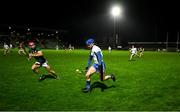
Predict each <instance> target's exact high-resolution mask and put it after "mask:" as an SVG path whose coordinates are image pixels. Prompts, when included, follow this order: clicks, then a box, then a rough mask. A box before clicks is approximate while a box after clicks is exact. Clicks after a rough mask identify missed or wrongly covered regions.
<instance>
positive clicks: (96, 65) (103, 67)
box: [93, 62, 106, 73]
mask: <svg viewBox="0 0 180 112" xmlns="http://www.w3.org/2000/svg"><path fill="white" fill-rule="evenodd" d="M93 67H94V68H95V69H96V72H98V73H100V68H99V65H98V64H96V63H94V64H93ZM105 70H106V65H105V63H104V62H102V71H103V73H104V72H105Z"/></svg>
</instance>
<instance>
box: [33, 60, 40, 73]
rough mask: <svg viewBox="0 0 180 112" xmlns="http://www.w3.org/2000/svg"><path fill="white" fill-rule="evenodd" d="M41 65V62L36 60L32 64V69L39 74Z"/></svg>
mask: <svg viewBox="0 0 180 112" xmlns="http://www.w3.org/2000/svg"><path fill="white" fill-rule="evenodd" d="M39 67H40V63H38V62H36V63H35V64H33V65H32V67H31V69H32V71H33V72H34V73H36V74H38V73H39V70H38V68H39Z"/></svg>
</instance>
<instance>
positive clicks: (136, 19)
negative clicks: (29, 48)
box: [0, 0, 180, 45]
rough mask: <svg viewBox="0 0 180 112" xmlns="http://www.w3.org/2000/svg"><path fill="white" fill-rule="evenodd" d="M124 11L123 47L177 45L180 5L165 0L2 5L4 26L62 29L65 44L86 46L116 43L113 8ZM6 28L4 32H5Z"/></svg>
mask: <svg viewBox="0 0 180 112" xmlns="http://www.w3.org/2000/svg"><path fill="white" fill-rule="evenodd" d="M117 3H118V4H121V5H122V6H123V8H124V15H123V16H124V17H123V19H118V20H117V26H116V30H117V33H118V35H119V39H120V42H121V43H127V42H130V41H135V42H138V41H142V42H144V41H147V42H158V41H166V36H167V35H166V34H167V32H168V33H169V41H172V42H176V38H177V32H178V31H179V30H180V17H179V3H178V1H174V0H171V1H165V0H59V1H52V0H51V1H50V0H48V1H32V0H31V1H5V2H4V3H2V4H1V9H0V13H1V18H0V19H1V20H0V21H1V22H0V23H1V24H0V25H1V26H8V25H14V26H16V27H17V26H30V27H40V28H47V29H61V30H65V31H67V33H65V34H63V35H64V36H63V38H64V40H65V41H67V42H69V43H72V44H77V45H84V42H85V40H86V39H87V38H90V37H92V38H95V40H97V41H99V42H100V41H105V40H106V41H107V39H108V41H109V39H113V28H114V26H113V25H114V22H113V18H112V17H111V14H110V8H111V6H112V5H113V4H117ZM5 28H6V27H3V28H1V29H3V30H4V29H5Z"/></svg>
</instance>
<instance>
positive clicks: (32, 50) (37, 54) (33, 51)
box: [28, 41, 57, 81]
mask: <svg viewBox="0 0 180 112" xmlns="http://www.w3.org/2000/svg"><path fill="white" fill-rule="evenodd" d="M28 46H29V58H28V59H29V60H30V59H32V57H34V58H35V60H36V62H35V63H34V64H33V65H32V71H33V72H35V73H38V68H39V67H44V68H45V69H46V70H47V71H48V75H41V76H40V77H39V81H42V80H44V79H46V78H47V77H49V76H50V77H53V78H55V79H57V75H56V73H55V71H54V70H52V69H51V67H50V66H49V65H48V64H47V63H48V62H47V60H46V59H45V58H44V56H43V52H42V51H41V50H40V48H38V47H37V46H36V45H35V43H34V42H32V41H31V42H29V43H28Z"/></svg>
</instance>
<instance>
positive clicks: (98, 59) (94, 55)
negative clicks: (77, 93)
mask: <svg viewBox="0 0 180 112" xmlns="http://www.w3.org/2000/svg"><path fill="white" fill-rule="evenodd" d="M86 45H87V47H88V48H90V49H91V51H90V55H89V59H88V63H87V66H86V71H87V72H86V87H85V88H84V89H83V92H89V91H90V90H91V87H90V80H91V79H90V77H91V75H92V74H93V73H95V72H97V73H100V79H101V81H104V80H108V79H112V80H113V81H115V76H114V75H113V74H110V75H105V63H104V61H103V54H102V51H101V49H100V48H99V47H98V46H96V45H94V40H93V39H88V40H87V41H86ZM92 59H93V60H94V64H93V65H92V66H90V65H91V61H92Z"/></svg>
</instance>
